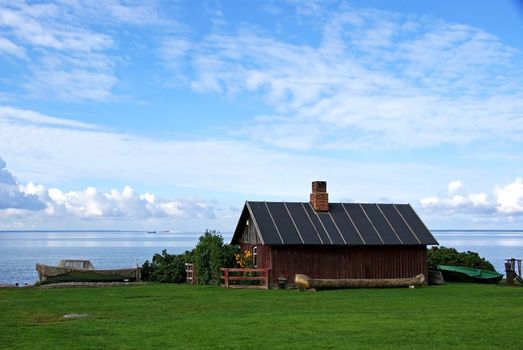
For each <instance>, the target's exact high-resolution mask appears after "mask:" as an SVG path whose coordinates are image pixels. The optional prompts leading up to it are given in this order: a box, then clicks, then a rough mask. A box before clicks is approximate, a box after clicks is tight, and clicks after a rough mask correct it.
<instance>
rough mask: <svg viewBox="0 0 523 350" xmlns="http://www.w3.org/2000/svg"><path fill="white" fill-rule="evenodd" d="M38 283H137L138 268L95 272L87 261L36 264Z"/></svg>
mask: <svg viewBox="0 0 523 350" xmlns="http://www.w3.org/2000/svg"><path fill="white" fill-rule="evenodd" d="M36 271H37V272H38V277H39V280H40V283H59V282H121V281H137V280H139V277H140V269H139V267H138V266H137V267H131V268H124V269H108V270H97V269H95V267H94V266H93V264H91V261H89V260H61V261H60V263H59V264H58V266H50V265H45V264H36Z"/></svg>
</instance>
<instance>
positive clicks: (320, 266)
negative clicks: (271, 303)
mask: <svg viewBox="0 0 523 350" xmlns="http://www.w3.org/2000/svg"><path fill="white" fill-rule="evenodd" d="M264 248H265V247H264ZM258 252H260V246H258ZM270 255H271V257H270V262H271V263H272V264H271V266H270V267H269V268H270V269H271V271H270V275H271V278H270V282H269V283H270V284H271V285H275V284H276V283H277V279H278V277H285V278H287V281H288V283H290V284H293V283H294V275H295V274H297V273H301V274H305V275H307V276H309V277H312V278H407V277H413V276H416V275H417V274H420V273H423V274H424V275H425V277H427V248H426V246H381V247H377V246H362V247H358V246H356V247H347V246H271V247H270ZM265 261H266V260H265ZM265 263H266V262H265ZM263 267H266V266H263Z"/></svg>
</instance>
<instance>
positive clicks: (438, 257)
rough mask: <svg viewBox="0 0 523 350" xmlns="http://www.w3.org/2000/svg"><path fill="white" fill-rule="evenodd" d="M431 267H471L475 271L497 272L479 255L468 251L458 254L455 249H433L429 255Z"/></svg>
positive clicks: (428, 261)
mask: <svg viewBox="0 0 523 350" xmlns="http://www.w3.org/2000/svg"><path fill="white" fill-rule="evenodd" d="M427 263H428V265H429V267H433V268H436V267H437V265H454V266H464V267H471V268H474V269H481V270H488V271H495V269H494V266H493V265H492V264H491V263H490V262H489V261H488V260H486V259H484V258H482V257H480V256H479V254H478V253H475V252H471V251H466V252H458V251H457V250H456V249H454V248H447V247H432V248H431V249H429V250H428V253H427Z"/></svg>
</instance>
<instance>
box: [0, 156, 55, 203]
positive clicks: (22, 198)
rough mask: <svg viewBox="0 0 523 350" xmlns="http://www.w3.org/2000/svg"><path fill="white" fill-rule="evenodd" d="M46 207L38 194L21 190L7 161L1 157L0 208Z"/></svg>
mask: <svg viewBox="0 0 523 350" xmlns="http://www.w3.org/2000/svg"><path fill="white" fill-rule="evenodd" d="M44 207H45V205H44V203H43V202H41V201H40V200H39V199H38V197H37V196H36V195H34V194H31V193H25V192H23V191H21V190H20V188H19V186H18V184H17V182H16V179H15V178H14V177H13V175H12V174H11V173H10V172H9V171H8V170H7V169H6V164H5V161H4V160H3V159H2V158H1V157H0V210H7V209H25V210H40V209H42V208H44Z"/></svg>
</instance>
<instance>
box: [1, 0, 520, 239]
mask: <svg viewBox="0 0 523 350" xmlns="http://www.w3.org/2000/svg"><path fill="white" fill-rule="evenodd" d="M521 33H523V4H522V2H520V1H509V0H506V1H496V2H493V1H459V2H455V1H423V2H420V1H414V0H412V1H396V2H392V1H378V0H375V1H326V2H324V1H290V0H289V1H201V2H195V1H144V2H133V1H118V0H111V1H104V2H99V1H88V0H86V1H81V0H62V1H56V2H45V3H44V2H23V1H0V67H1V68H0V69H1V70H0V72H1V74H0V229H71V228H79V229H88V228H93V229H104V228H107V229H170V230H180V231H201V230H203V229H205V228H211V229H219V230H221V231H224V232H227V231H231V230H233V229H234V226H235V224H236V221H237V219H238V216H239V211H240V209H241V207H242V205H243V203H244V201H245V200H247V199H249V200H268V201H270V200H279V201H281V200H285V201H306V200H307V199H308V194H309V192H310V183H311V181H312V180H326V181H327V182H328V191H329V194H330V199H331V201H364V202H409V203H411V204H412V205H413V206H414V207H415V209H416V210H417V211H418V213H419V214H420V215H421V216H422V218H423V219H424V220H425V221H426V223H427V224H428V226H429V227H430V228H432V229H438V228H439V229H442V228H470V229H478V228H483V229H489V228H522V227H523V225H522V224H523V180H522V176H523V170H522V167H521V164H522V158H523V156H522V153H521V150H522V149H523V142H522V140H523V137H522V136H523V112H521V111H523V63H522V62H523V60H522V59H523V51H522V50H523V36H522V35H521Z"/></svg>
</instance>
